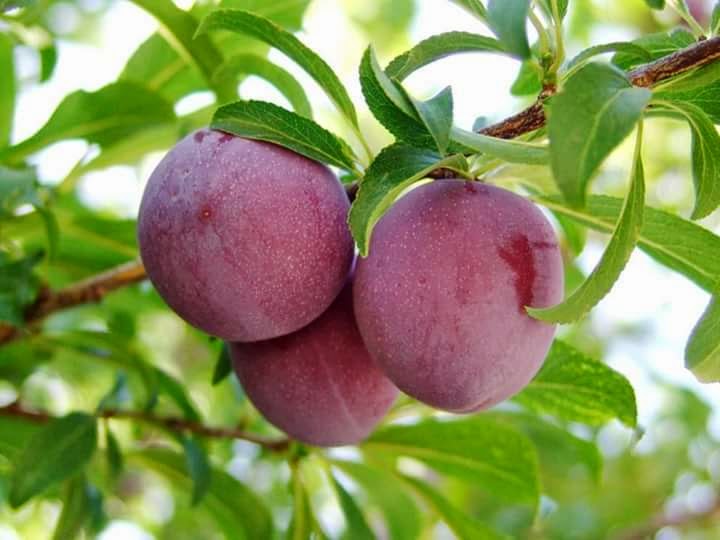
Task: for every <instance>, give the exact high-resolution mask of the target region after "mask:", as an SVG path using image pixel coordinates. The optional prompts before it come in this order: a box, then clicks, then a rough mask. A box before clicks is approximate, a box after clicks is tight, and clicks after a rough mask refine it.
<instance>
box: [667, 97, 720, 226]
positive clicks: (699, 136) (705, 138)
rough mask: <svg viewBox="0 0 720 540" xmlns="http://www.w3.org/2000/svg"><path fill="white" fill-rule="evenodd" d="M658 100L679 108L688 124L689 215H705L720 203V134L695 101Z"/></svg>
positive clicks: (673, 108) (698, 216)
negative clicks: (691, 200) (692, 199)
mask: <svg viewBox="0 0 720 540" xmlns="http://www.w3.org/2000/svg"><path fill="white" fill-rule="evenodd" d="M660 104H661V105H663V106H664V107H667V108H669V109H671V110H673V111H677V112H679V113H680V114H682V115H683V116H684V117H685V118H686V119H687V121H688V123H689V124H690V129H691V130H692V171H693V180H694V182H695V208H694V209H693V213H692V219H700V218H703V217H706V216H708V215H710V214H711V213H712V212H713V211H714V210H715V209H716V208H717V207H718V206H720V181H718V179H719V178H720V135H718V132H717V130H716V129H715V126H714V125H713V123H712V121H711V120H710V118H708V116H707V115H706V114H705V113H704V112H703V111H702V110H701V109H700V108H698V107H696V106H695V105H693V104H691V103H682V102H674V101H673V102H669V101H662V102H660Z"/></svg>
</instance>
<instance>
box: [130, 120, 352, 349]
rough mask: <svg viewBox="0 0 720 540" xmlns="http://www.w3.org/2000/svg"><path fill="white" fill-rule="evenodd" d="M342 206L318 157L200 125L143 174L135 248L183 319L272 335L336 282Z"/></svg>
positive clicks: (304, 316) (307, 311)
mask: <svg viewBox="0 0 720 540" xmlns="http://www.w3.org/2000/svg"><path fill="white" fill-rule="evenodd" d="M348 208H349V201H348V198H347V195H346V194H345V192H344V190H343V188H342V186H341V184H340V183H339V182H338V180H337V178H336V177H335V176H334V175H333V173H332V172H331V171H330V170H329V169H328V168H327V167H326V166H324V165H321V164H320V163H317V162H315V161H312V160H310V159H307V158H305V157H303V156H300V155H298V154H296V153H294V152H291V151H290V150H287V149H285V148H282V147H280V146H276V145H274V144H270V143H266V142H261V141H253V140H248V139H244V138H240V137H235V136H233V135H229V134H227V133H223V132H219V131H214V130H205V129H202V130H199V131H196V132H194V133H191V134H190V135H188V136H187V137H185V138H184V139H183V140H181V141H180V142H179V143H178V144H177V145H176V146H175V147H174V148H173V149H172V150H170V152H169V153H168V154H167V155H166V156H165V158H164V159H163V160H162V161H161V162H160V164H159V165H158V166H157V168H156V169H155V171H154V172H153V174H152V176H151V177H150V180H149V182H148V185H147V187H146V189H145V193H144V195H143V199H142V203H141V206H140V215H139V221H138V241H139V244H140V253H141V256H142V261H143V263H144V265H145V268H146V270H147V273H148V276H149V278H150V280H151V281H152V283H153V284H154V286H155V288H156V289H157V291H158V293H159V294H160V296H162V298H163V299H164V300H165V301H166V302H167V304H168V305H169V306H170V307H171V308H172V309H173V310H174V311H175V312H176V313H177V314H178V315H180V317H182V318H183V319H185V320H186V321H187V322H189V323H190V324H192V325H193V326H195V327H197V328H199V329H201V330H203V331H205V332H207V333H209V334H212V335H215V336H218V337H220V338H223V339H226V340H230V341H255V340H263V339H269V338H273V337H277V336H281V335H284V334H289V333H291V332H294V331H295V330H298V329H299V328H302V327H303V326H305V325H307V324H308V323H310V322H311V321H312V320H313V319H315V318H316V317H318V316H319V315H320V314H322V313H323V311H325V309H326V308H327V307H328V306H329V305H330V304H331V303H332V302H333V300H334V299H335V297H336V296H337V294H338V293H339V292H340V290H341V289H342V287H343V284H344V283H345V281H346V279H347V275H348V272H349V269H350V264H351V263H352V259H353V256H354V254H353V242H352V238H351V236H350V232H349V230H348V227H347V224H346V218H347V211H348Z"/></svg>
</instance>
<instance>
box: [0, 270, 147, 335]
mask: <svg viewBox="0 0 720 540" xmlns="http://www.w3.org/2000/svg"><path fill="white" fill-rule="evenodd" d="M145 277H146V275H145V268H144V267H143V265H142V263H141V262H140V261H132V262H129V263H125V264H122V265H120V266H117V267H115V268H112V269H110V270H107V271H105V272H103V273H101V274H98V275H96V276H92V277H90V278H88V279H84V280H82V281H79V282H77V283H74V284H72V285H69V286H68V287H65V288H64V289H60V290H58V291H55V292H52V291H49V290H47V289H45V290H42V291H41V292H40V294H39V296H38V298H37V299H36V300H35V302H34V303H33V304H32V305H31V306H29V307H28V308H27V310H25V323H26V325H27V327H28V328H26V329H21V328H16V327H14V326H11V325H9V324H0V345H3V344H5V343H8V342H10V341H13V340H15V339H17V338H19V337H21V336H22V335H23V334H24V333H26V332H27V330H28V329H29V328H32V327H33V326H34V325H37V323H39V322H40V321H42V320H43V319H44V318H45V317H47V316H48V315H50V314H52V313H55V312H56V311H60V310H63V309H67V308H71V307H74V306H79V305H81V304H89V303H91V302H99V301H100V300H102V299H103V298H104V297H105V295H106V294H108V293H109V292H111V291H114V290H115V289H119V288H121V287H125V286H127V285H132V284H133V283H138V282H139V281H142V280H144V279H145Z"/></svg>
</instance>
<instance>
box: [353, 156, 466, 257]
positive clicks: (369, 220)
mask: <svg viewBox="0 0 720 540" xmlns="http://www.w3.org/2000/svg"><path fill="white" fill-rule="evenodd" d="M466 166H467V163H466V161H465V158H464V157H462V156H451V157H449V158H446V159H443V158H442V156H440V154H438V153H436V152H433V151H431V150H422V149H419V148H415V147H412V146H407V145H403V144H393V145H392V146H388V147H387V148H385V149H384V150H382V151H381V152H380V154H378V156H377V157H376V158H375V161H373V162H372V164H370V167H368V169H367V171H365V178H364V179H363V181H362V182H361V183H360V190H359V191H358V194H357V197H356V198H355V201H354V202H353V205H352V208H351V209H350V216H349V218H348V222H349V224H350V230H351V231H352V234H353V237H354V238H355V242H357V245H358V249H359V250H360V253H361V254H362V255H363V256H365V255H367V253H368V250H369V246H370V235H371V234H372V229H373V228H374V227H375V224H376V223H377V222H378V220H379V219H380V218H381V217H382V215H383V214H384V213H385V211H386V210H387V209H388V208H389V207H390V205H391V204H392V203H393V201H394V200H395V199H396V198H397V196H398V195H399V194H400V193H401V192H402V191H403V190H404V189H405V188H407V187H408V186H410V185H411V184H413V183H415V182H417V181H418V180H421V179H423V178H424V177H425V176H427V174H428V173H430V172H431V171H433V170H435V169H437V168H441V167H447V168H451V169H454V170H464V169H465V167H466Z"/></svg>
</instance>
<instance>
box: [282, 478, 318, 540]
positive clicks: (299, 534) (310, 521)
mask: <svg viewBox="0 0 720 540" xmlns="http://www.w3.org/2000/svg"><path fill="white" fill-rule="evenodd" d="M290 485H291V488H292V497H293V513H292V519H291V520H290V525H289V527H288V530H287V533H286V534H285V538H286V539H287V540H306V539H309V538H312V537H313V528H314V527H315V517H314V516H313V514H312V508H311V506H310V500H309V499H308V493H307V491H306V490H305V486H304V485H303V483H302V479H301V478H300V472H299V471H298V469H297V466H295V467H294V468H293V470H292V480H291V484H290Z"/></svg>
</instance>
